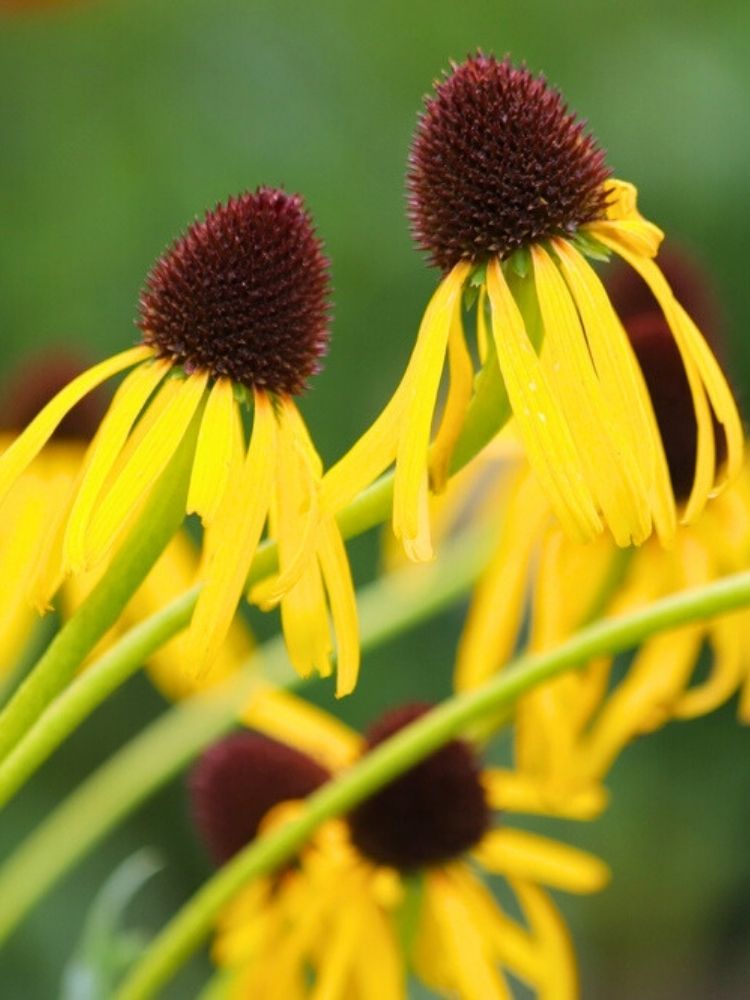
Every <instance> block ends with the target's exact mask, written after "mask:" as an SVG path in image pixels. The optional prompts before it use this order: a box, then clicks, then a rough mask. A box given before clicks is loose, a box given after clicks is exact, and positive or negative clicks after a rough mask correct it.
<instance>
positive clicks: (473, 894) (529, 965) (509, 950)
mask: <svg viewBox="0 0 750 1000" xmlns="http://www.w3.org/2000/svg"><path fill="white" fill-rule="evenodd" d="M446 874H448V875H449V877H450V878H451V880H452V881H453V882H454V883H455V885H456V887H457V888H458V890H459V892H460V894H461V898H462V899H463V902H464V905H465V906H466V908H467V910H468V912H469V916H470V919H471V921H472V923H473V924H474V925H475V927H476V928H477V930H478V932H479V935H480V936H481V938H482V939H483V940H484V942H485V943H486V944H487V945H489V946H490V947H491V949H492V950H493V951H494V952H495V953H496V955H497V959H498V961H499V963H500V964H501V965H502V966H503V967H504V968H507V969H508V970H510V971H511V972H512V973H513V975H515V976H518V977H519V978H520V979H523V980H524V981H525V982H526V983H528V984H529V985H531V984H534V983H535V982H536V981H537V979H538V977H539V971H540V968H539V967H540V962H539V956H538V954H537V951H538V949H537V947H536V942H535V941H534V940H533V938H532V936H531V935H530V934H529V932H528V931H527V930H526V929H525V928H524V927H521V926H520V925H519V924H518V923H516V922H515V921H514V920H511V919H510V917H508V916H506V915H505V913H503V911H502V909H501V908H500V904H499V902H498V901H497V900H496V899H495V897H494V896H493V894H492V893H491V892H490V891H489V890H488V889H487V888H486V886H485V885H484V884H483V882H481V881H480V879H479V878H477V877H476V876H475V875H474V874H473V872H471V870H470V869H469V867H468V866H467V865H454V866H452V867H451V868H450V871H449V873H446Z"/></svg>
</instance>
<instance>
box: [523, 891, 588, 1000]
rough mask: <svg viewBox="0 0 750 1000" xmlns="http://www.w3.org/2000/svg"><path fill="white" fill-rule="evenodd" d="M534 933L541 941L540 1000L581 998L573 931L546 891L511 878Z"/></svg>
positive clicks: (539, 959) (539, 953) (538, 957)
mask: <svg viewBox="0 0 750 1000" xmlns="http://www.w3.org/2000/svg"><path fill="white" fill-rule="evenodd" d="M511 888H512V889H513V891H514V892H515V894H516V897H517V899H518V902H519V903H520V905H521V909H522V910H523V914H524V916H525V918H526V921H527V923H528V924H529V927H530V928H531V933H532V935H533V936H534V938H535V939H536V940H537V941H538V945H539V947H538V956H537V961H538V968H539V972H540V973H541V982H540V983H539V992H538V997H539V1000H578V997H579V986H578V969H577V967H576V959H575V951H574V949H573V942H572V940H571V937H570V931H569V930H568V927H567V925H566V923H565V921H564V920H563V918H562V917H561V916H560V913H559V911H558V909H557V907H556V906H555V904H554V903H553V902H552V900H551V899H550V897H549V896H548V894H547V893H546V892H544V891H543V890H542V889H540V888H539V887H538V886H536V885H533V884H531V883H529V882H524V881H521V880H519V879H513V880H512V881H511Z"/></svg>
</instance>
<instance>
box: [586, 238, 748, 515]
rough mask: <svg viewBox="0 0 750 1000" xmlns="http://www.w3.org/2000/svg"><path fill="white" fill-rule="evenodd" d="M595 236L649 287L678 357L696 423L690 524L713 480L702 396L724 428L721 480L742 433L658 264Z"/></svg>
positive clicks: (731, 473)
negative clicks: (696, 436) (668, 330)
mask: <svg viewBox="0 0 750 1000" xmlns="http://www.w3.org/2000/svg"><path fill="white" fill-rule="evenodd" d="M597 238H598V239H600V240H601V242H602V243H604V244H605V245H606V246H608V247H610V249H612V250H614V252H615V253H617V254H619V255H620V256H621V257H622V258H623V260H625V261H626V262H627V263H628V264H630V266H631V267H632V268H633V269H634V270H635V271H637V272H638V274H640V276H641V277H642V278H643V280H644V281H645V282H646V284H647V285H648V286H649V288H650V289H651V292H652V293H653V295H654V297H655V298H656V300H657V302H658V303H659V305H660V306H661V308H662V311H663V313H664V317H665V319H666V321H667V323H668V324H669V328H670V330H671V331H672V335H673V337H674V339H675V344H676V345H677V349H678V350H679V352H680V355H681V357H682V361H683V364H684V366H685V374H686V376H687V379H688V382H689V384H690V391H691V394H692V397H693V405H694V407H695V416H696V421H697V423H698V453H697V456H696V474H695V482H694V484H693V490H692V492H691V495H690V498H689V500H688V504H687V508H686V511H685V520H686V521H692V520H694V519H695V518H696V517H697V516H698V514H699V513H700V511H701V510H702V508H703V505H704V504H705V501H706V498H707V496H708V495H709V493H710V492H711V488H712V486H713V482H714V478H715V469H714V431H713V424H712V421H711V414H710V412H709V408H708V405H707V402H706V395H708V400H709V401H710V404H711V408H712V409H713V411H714V414H715V416H716V419H717V420H718V422H719V423H720V424H721V425H722V427H723V428H724V434H725V437H726V443H727V479H733V478H734V477H735V476H736V475H738V473H739V470H740V467H741V465H742V454H743V445H744V440H743V439H744V435H743V430H742V423H741V420H740V417H739V414H738V412H737V407H736V405H735V402H734V399H733V397H732V393H731V390H730V388H729V386H728V385H727V381H726V379H725V378H724V375H723V373H722V371H721V368H720V367H719V365H718V363H717V361H716V359H715V358H714V356H713V354H712V353H711V350H710V348H709V347H708V345H707V344H706V342H705V340H704V339H703V337H702V336H701V333H700V331H699V330H698V328H697V327H696V326H695V324H694V323H693V321H692V320H691V319H690V317H689V316H688V315H687V313H686V312H685V310H684V309H683V308H682V306H681V305H680V304H679V303H678V302H677V300H676V299H675V298H674V296H673V294H672V291H671V289H670V288H669V285H668V284H667V282H666V280H665V278H664V275H663V274H662V273H661V271H660V270H659V268H658V266H657V265H656V264H655V263H654V262H653V261H652V260H649V259H646V258H644V257H641V256H639V255H638V254H637V253H633V252H632V251H631V250H630V248H629V247H628V246H627V244H626V243H624V242H623V240H622V239H620V237H619V234H618V232H617V230H616V229H615V232H614V233H600V234H598V236H597Z"/></svg>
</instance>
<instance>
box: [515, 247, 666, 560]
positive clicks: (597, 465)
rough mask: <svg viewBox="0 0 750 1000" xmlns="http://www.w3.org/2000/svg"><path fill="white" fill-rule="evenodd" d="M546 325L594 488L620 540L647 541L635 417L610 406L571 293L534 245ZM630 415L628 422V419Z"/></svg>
mask: <svg viewBox="0 0 750 1000" xmlns="http://www.w3.org/2000/svg"><path fill="white" fill-rule="evenodd" d="M531 255H532V261H533V265H534V281H535V285H536V290H537V296H538V299H539V309H540V312H541V316H542V322H543V325H544V331H545V335H544V353H543V357H545V356H547V357H549V361H550V364H549V366H548V369H547V370H548V373H549V378H550V382H551V384H552V385H553V387H554V389H555V390H556V394H557V396H558V398H559V399H560V403H561V406H562V409H563V412H564V414H565V418H566V419H567V421H568V422H569V424H570V426H571V429H572V431H573V437H574V438H575V440H576V442H577V443H578V445H579V451H580V454H581V460H582V462H583V464H584V467H585V470H586V478H587V482H588V485H589V489H590V490H591V492H592V494H593V495H594V496H595V497H596V500H597V503H598V505H599V507H600V509H601V511H602V513H603V515H604V519H605V521H606V522H607V525H608V526H609V528H610V530H611V531H612V534H613V536H614V538H615V541H616V542H617V544H618V545H623V546H625V545H629V544H630V543H631V541H634V542H636V543H639V542H642V541H643V540H644V539H645V538H646V537H647V536H648V535H649V534H650V532H651V512H650V509H649V497H648V492H647V489H646V483H645V481H644V477H643V473H642V471H641V469H640V466H639V464H638V460H637V456H636V454H635V452H634V451H633V448H632V445H631V440H630V425H629V420H630V416H629V415H626V414H624V413H623V412H622V411H621V410H620V409H619V408H618V407H615V406H612V405H610V398H609V396H608V394H606V393H605V391H604V388H603V386H602V383H601V382H600V380H599V377H598V374H597V370H596V367H595V365H594V361H593V357H592V354H591V351H590V350H589V346H588V344H587V341H586V337H585V335H584V332H583V330H582V328H581V321H580V319H579V316H578V312H577V311H576V308H575V306H574V304H573V300H572V299H571V296H570V292H569V291H568V288H567V286H566V284H565V282H564V280H563V278H562V275H561V274H560V272H559V270H558V269H557V267H556V265H555V263H554V261H553V260H552V258H551V257H550V256H549V254H548V253H547V252H546V251H545V250H544V249H543V248H542V247H540V246H534V247H532V248H531ZM623 420H627V421H628V423H627V424H623Z"/></svg>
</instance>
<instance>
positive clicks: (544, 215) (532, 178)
mask: <svg viewBox="0 0 750 1000" xmlns="http://www.w3.org/2000/svg"><path fill="white" fill-rule="evenodd" d="M609 176H610V171H609V169H608V167H607V165H606V163H605V158H604V153H603V151H602V150H601V149H599V147H598V146H597V145H596V143H595V141H594V140H593V138H592V137H591V136H590V135H589V134H588V133H587V132H586V131H585V129H584V123H583V122H579V121H577V119H576V117H575V115H573V114H570V113H569V112H568V110H567V107H566V105H565V104H564V102H563V100H562V97H561V96H560V94H559V93H558V91H556V90H554V89H552V88H551V87H550V86H549V85H548V84H547V82H546V80H545V79H544V77H541V76H540V77H534V76H532V74H531V73H530V72H529V71H528V70H527V69H526V68H525V67H524V66H521V67H519V68H517V69H516V68H514V67H513V66H512V65H511V63H510V61H509V60H508V59H507V58H506V59H504V60H502V61H501V62H500V61H498V60H497V59H495V58H494V56H485V55H484V54H482V53H481V52H480V53H478V54H477V55H474V56H469V58H468V59H467V60H466V62H464V63H462V64H461V65H460V66H454V67H453V68H452V70H451V72H450V73H449V74H448V75H447V76H445V78H444V79H443V80H441V81H440V82H438V83H437V84H436V86H435V92H434V94H433V95H432V96H431V97H429V98H428V99H427V100H426V102H425V110H424V112H423V113H422V115H421V117H420V119H419V122H418V125H417V130H416V133H415V136H414V140H413V143H412V149H411V155H410V158H409V173H408V179H407V185H408V192H409V219H410V221H411V228H412V234H413V236H414V239H415V241H416V243H417V244H418V245H419V246H420V247H421V248H422V249H423V250H426V251H427V253H428V254H429V257H430V260H431V262H432V263H433V264H435V265H436V266H437V267H440V268H441V269H442V270H443V271H448V270H449V269H450V268H451V267H453V265H454V264H456V263H457V262H458V261H459V260H461V259H464V258H468V259H469V260H481V259H483V258H486V257H487V256H489V255H491V254H499V255H500V256H501V257H506V256H507V255H508V254H510V253H512V252H513V251H514V250H515V249H517V248H518V247H522V246H528V245H529V244H532V243H537V242H539V241H540V240H544V239H547V238H549V237H551V236H555V235H562V236H567V235H570V234H572V233H574V232H575V230H576V229H577V227H578V226H580V225H581V224H582V223H584V222H591V221H592V220H594V219H597V218H600V217H601V216H602V215H603V213H604V208H605V203H606V196H605V194H604V192H603V189H602V185H603V184H604V182H605V181H606V180H607V178H608V177H609Z"/></svg>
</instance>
